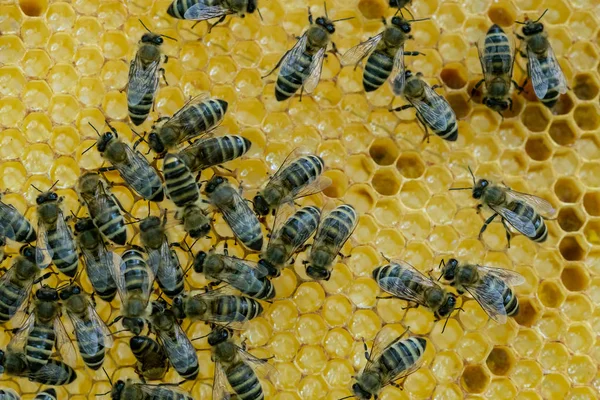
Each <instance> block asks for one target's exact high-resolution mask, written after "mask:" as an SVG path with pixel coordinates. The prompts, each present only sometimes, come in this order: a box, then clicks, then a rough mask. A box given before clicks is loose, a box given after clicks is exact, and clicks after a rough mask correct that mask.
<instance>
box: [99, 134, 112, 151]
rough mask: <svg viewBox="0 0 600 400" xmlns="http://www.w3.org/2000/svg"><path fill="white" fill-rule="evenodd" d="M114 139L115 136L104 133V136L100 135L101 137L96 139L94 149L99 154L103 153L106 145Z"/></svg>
mask: <svg viewBox="0 0 600 400" xmlns="http://www.w3.org/2000/svg"><path fill="white" fill-rule="evenodd" d="M116 137H117V136H116V135H114V134H113V133H112V132H105V133H104V134H102V136H100V139H98V143H97V144H96V148H97V149H98V151H99V152H100V153H104V151H105V150H106V147H107V146H108V144H109V143H110V142H111V141H112V140H113V139H114V138H116Z"/></svg>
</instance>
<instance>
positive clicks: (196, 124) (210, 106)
mask: <svg viewBox="0 0 600 400" xmlns="http://www.w3.org/2000/svg"><path fill="white" fill-rule="evenodd" d="M227 106H228V104H227V102H226V101H224V100H221V99H208V100H206V101H203V102H200V103H198V104H194V106H193V107H190V108H189V109H187V110H186V111H185V114H184V115H182V116H181V120H183V121H189V122H190V127H189V128H190V129H192V128H193V130H194V131H196V132H206V131H208V130H210V129H212V128H214V127H215V126H216V125H217V124H218V123H219V122H221V120H222V119H223V116H224V115H225V113H226V112H227Z"/></svg>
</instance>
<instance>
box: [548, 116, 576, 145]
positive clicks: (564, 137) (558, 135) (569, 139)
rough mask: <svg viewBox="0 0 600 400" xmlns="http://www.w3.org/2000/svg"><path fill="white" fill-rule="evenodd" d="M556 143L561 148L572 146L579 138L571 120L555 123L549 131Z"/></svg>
mask: <svg viewBox="0 0 600 400" xmlns="http://www.w3.org/2000/svg"><path fill="white" fill-rule="evenodd" d="M548 132H549V133H550V137H551V138H552V140H554V142H555V143H556V144H558V145H560V146H570V145H572V144H573V143H575V139H576V137H577V131H576V128H575V127H574V126H573V125H572V124H571V122H570V121H569V120H558V121H553V122H552V124H551V125H550V129H549V131H548Z"/></svg>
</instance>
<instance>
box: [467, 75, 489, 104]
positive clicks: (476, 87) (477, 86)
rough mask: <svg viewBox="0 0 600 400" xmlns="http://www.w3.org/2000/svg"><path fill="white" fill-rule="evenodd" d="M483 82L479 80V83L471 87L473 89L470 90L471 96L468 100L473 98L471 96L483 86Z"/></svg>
mask: <svg viewBox="0 0 600 400" xmlns="http://www.w3.org/2000/svg"><path fill="white" fill-rule="evenodd" d="M483 82H485V80H484V79H482V80H480V81H479V82H477V83H476V84H475V86H473V89H471V96H470V97H469V100H471V99H472V98H473V96H474V95H475V92H477V90H478V89H479V87H480V86H481V85H482V84H483Z"/></svg>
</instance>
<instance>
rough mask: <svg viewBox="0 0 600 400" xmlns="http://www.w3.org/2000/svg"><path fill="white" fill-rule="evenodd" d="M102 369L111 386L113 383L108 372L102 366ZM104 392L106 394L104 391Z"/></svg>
mask: <svg viewBox="0 0 600 400" xmlns="http://www.w3.org/2000/svg"><path fill="white" fill-rule="evenodd" d="M102 371H104V375H106V377H107V378H108V382H109V383H110V386H112V385H113V383H112V379H110V376H109V375H108V372H106V370H105V369H104V367H102ZM108 393H110V392H108ZM104 394H106V393H104Z"/></svg>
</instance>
